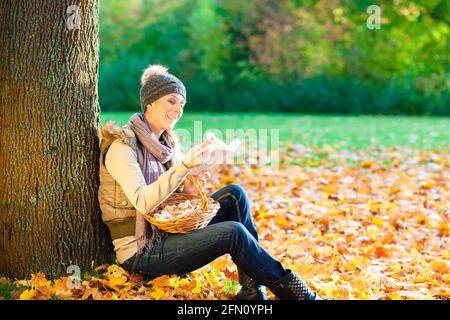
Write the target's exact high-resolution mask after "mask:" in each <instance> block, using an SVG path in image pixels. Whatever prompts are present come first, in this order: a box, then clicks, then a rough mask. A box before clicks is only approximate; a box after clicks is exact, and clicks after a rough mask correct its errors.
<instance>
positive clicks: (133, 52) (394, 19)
mask: <svg viewBox="0 0 450 320" xmlns="http://www.w3.org/2000/svg"><path fill="white" fill-rule="evenodd" d="M372 4H375V5H378V6H380V8H381V9H382V14H381V18H382V19H381V29H378V30H377V29H375V30H369V29H368V28H367V27H366V20H367V18H368V13H367V12H366V10H367V7H368V6H369V5H372ZM449 17H450V5H449V2H448V1H446V0H432V1H425V0H416V1H390V0H385V1H372V0H370V1H369V0H363V1H348V0H334V1H325V0H320V1H316V0H308V1H305V0H297V1H271V0H250V1H245V2H241V1H224V0H184V1H179V0H131V1H127V2H123V1H119V0H108V1H106V0H102V1H101V6H100V40H101V42H100V44H101V48H100V79H99V95H100V105H101V107H102V109H103V110H107V111H115V110H133V111H138V110H139V109H140V107H139V80H140V76H141V74H142V70H143V69H144V68H145V67H146V66H147V65H149V64H153V63H161V64H164V65H167V66H168V67H169V68H170V71H171V72H172V73H174V74H175V75H177V76H178V77H179V78H180V79H181V80H182V81H183V82H184V83H185V84H186V86H187V89H188V106H187V108H189V110H203V111H243V112H244V111H281V112H307V113H352V114H410V115H421V114H425V115H450V98H449V91H450V90H449V89H450V71H449V70H450V66H449V62H450V61H449V60H450V59H449V55H448V52H449V41H448V39H449V37H450V27H449V23H450V22H449Z"/></svg>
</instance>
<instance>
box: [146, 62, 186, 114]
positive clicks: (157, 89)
mask: <svg viewBox="0 0 450 320" xmlns="http://www.w3.org/2000/svg"><path fill="white" fill-rule="evenodd" d="M170 93H179V94H181V95H182V96H183V97H184V99H185V100H186V88H185V87H184V85H183V83H182V82H181V81H180V80H179V79H178V78H177V77H175V76H174V75H171V74H169V72H168V70H167V68H166V67H164V66H161V65H157V64H155V65H150V66H148V68H147V69H145V70H144V73H143V74H142V77H141V90H140V96H141V107H142V111H143V112H145V106H147V105H148V104H149V103H152V102H154V101H156V100H158V99H159V98H161V97H164V96H165V95H167V94H170Z"/></svg>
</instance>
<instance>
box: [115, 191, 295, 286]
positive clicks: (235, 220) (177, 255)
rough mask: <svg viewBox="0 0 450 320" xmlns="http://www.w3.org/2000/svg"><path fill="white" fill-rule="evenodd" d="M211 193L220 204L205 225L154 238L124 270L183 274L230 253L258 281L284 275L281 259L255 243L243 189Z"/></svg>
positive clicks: (155, 274)
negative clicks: (153, 243) (158, 238)
mask: <svg viewBox="0 0 450 320" xmlns="http://www.w3.org/2000/svg"><path fill="white" fill-rule="evenodd" d="M210 197H211V198H213V199H215V200H216V201H218V202H219V203H220V207H221V208H220V210H219V211H218V212H217V215H216V216H215V217H214V218H213V219H212V220H211V222H210V223H209V224H208V225H207V226H206V227H204V228H203V229H199V230H195V231H193V232H191V233H188V234H170V235H169V236H168V237H166V238H165V239H163V240H161V241H160V242H156V243H155V245H154V246H153V248H152V249H151V250H149V251H150V252H146V251H144V252H143V253H142V254H140V255H137V254H136V255H134V256H133V257H131V258H130V259H128V260H127V261H125V263H124V264H123V267H124V268H125V270H127V271H128V272H132V273H141V274H143V275H145V276H148V277H150V278H156V277H159V276H161V275H171V274H177V275H184V274H186V273H189V272H191V271H194V270H196V269H198V268H201V267H202V266H204V265H206V264H208V263H210V262H211V261H213V260H215V259H216V258H218V257H220V256H222V255H224V254H230V255H231V258H232V260H233V261H234V263H236V265H237V266H238V267H239V268H240V269H242V270H243V271H244V272H245V273H246V274H247V275H249V276H250V277H251V278H253V279H254V280H255V281H256V283H258V284H262V285H265V286H269V285H270V284H272V283H273V282H274V281H276V280H278V279H280V278H281V277H283V276H284V275H286V273H287V272H286V270H285V269H284V268H283V266H282V265H281V263H280V262H278V261H277V260H275V259H274V258H272V257H271V256H270V255H269V254H268V253H267V252H266V251H265V250H264V249H263V248H261V246H260V245H259V243H258V234H257V232H256V229H255V226H254V225H253V220H252V215H251V211H250V201H249V199H248V196H247V193H246V192H245V190H244V189H243V188H242V187H241V186H239V185H237V184H229V185H227V186H225V187H223V188H221V189H219V190H217V191H216V192H214V193H213V194H212V195H210Z"/></svg>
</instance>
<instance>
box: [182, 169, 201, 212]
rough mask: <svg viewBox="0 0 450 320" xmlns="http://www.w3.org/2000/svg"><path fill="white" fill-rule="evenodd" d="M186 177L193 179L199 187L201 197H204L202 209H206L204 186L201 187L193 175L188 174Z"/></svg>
mask: <svg viewBox="0 0 450 320" xmlns="http://www.w3.org/2000/svg"><path fill="white" fill-rule="evenodd" d="M186 179H188V180H189V181H191V182H192V183H193V184H194V186H195V187H196V188H197V190H198V192H199V193H200V198H201V199H202V210H206V196H205V194H204V193H203V190H202V187H200V185H199V183H198V182H197V180H196V179H195V178H194V177H192V176H191V175H187V176H186Z"/></svg>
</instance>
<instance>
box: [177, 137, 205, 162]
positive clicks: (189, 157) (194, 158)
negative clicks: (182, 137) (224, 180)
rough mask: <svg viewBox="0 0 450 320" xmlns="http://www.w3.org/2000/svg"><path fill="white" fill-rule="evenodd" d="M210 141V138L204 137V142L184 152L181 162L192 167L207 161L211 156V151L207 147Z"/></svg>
mask: <svg viewBox="0 0 450 320" xmlns="http://www.w3.org/2000/svg"><path fill="white" fill-rule="evenodd" d="M211 141H212V140H211V139H206V140H205V141H204V142H202V143H200V144H198V145H196V146H194V147H193V148H192V149H190V150H189V151H188V152H187V153H186V155H185V156H184V157H183V159H182V161H181V162H182V163H183V164H184V165H185V166H186V167H187V168H194V167H197V166H200V165H202V164H203V163H205V162H208V160H209V159H210V158H211V152H210V149H209V145H210V144H211Z"/></svg>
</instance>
